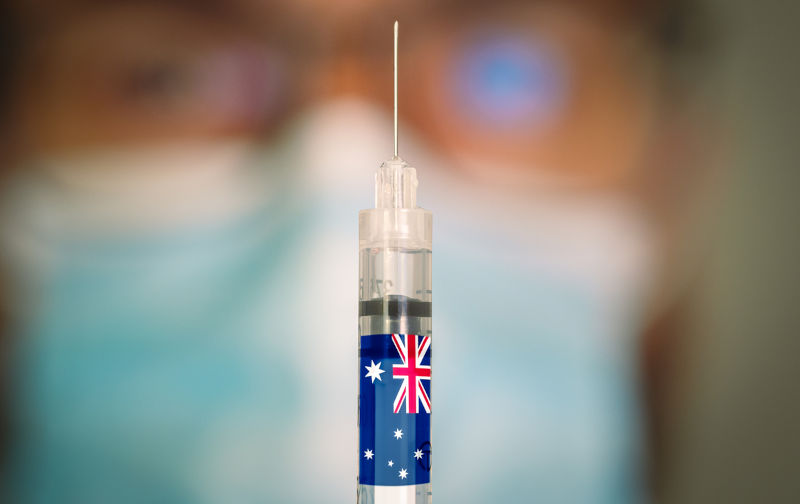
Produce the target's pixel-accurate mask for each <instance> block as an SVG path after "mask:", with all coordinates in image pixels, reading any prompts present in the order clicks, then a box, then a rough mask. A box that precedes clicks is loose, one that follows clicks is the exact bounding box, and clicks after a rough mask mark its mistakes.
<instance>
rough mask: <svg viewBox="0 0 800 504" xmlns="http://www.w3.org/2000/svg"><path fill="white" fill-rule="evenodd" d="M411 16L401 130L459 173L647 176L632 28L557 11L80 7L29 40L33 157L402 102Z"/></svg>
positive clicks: (646, 86) (646, 109) (245, 132)
mask: <svg viewBox="0 0 800 504" xmlns="http://www.w3.org/2000/svg"><path fill="white" fill-rule="evenodd" d="M338 7H341V8H338ZM312 13H316V14H315V15H311V14H312ZM398 13H399V17H400V18H401V51H400V56H401V61H400V68H401V72H400V78H401V82H400V111H401V116H402V117H401V119H403V120H404V121H406V123H407V124H411V125H413V126H414V127H415V128H416V129H417V130H418V131H419V132H421V133H422V135H423V137H424V138H425V140H426V141H428V142H429V143H430V144H431V145H433V146H434V147H435V148H436V149H437V150H439V151H441V152H444V153H446V154H448V155H449V156H450V157H451V158H454V159H456V160H457V161H458V160H474V161H477V162H473V163H460V164H459V163H458V162H457V163H456V165H457V166H459V165H462V168H465V167H468V166H477V168H474V167H473V168H470V174H471V176H475V177H478V178H479V179H480V178H486V177H492V178H493V179H495V180H498V179H499V180H506V179H508V180H509V181H513V183H515V184H516V183H519V182H524V181H525V180H527V179H536V178H539V177H542V176H546V177H548V178H552V179H558V180H562V181H564V182H565V183H566V184H567V185H569V186H579V187H586V186H588V187H620V186H624V185H625V183H626V181H628V180H629V179H630V178H631V177H632V176H633V175H634V172H635V171H636V169H638V168H639V167H640V166H641V165H642V164H644V160H643V159H642V158H643V156H644V150H645V147H646V146H647V144H648V139H649V136H650V135H651V134H652V120H653V114H652V102H653V100H652V96H651V94H652V88H653V84H652V82H650V80H649V79H648V72H647V71H646V70H647V67H648V65H647V63H648V61H649V60H648V59H647V57H646V54H644V51H642V50H641V46H642V44H638V45H637V44H636V43H632V42H636V40H635V35H636V33H635V30H634V29H632V27H630V26H627V25H625V24H624V23H621V22H615V21H614V20H613V19H612V18H611V17H609V18H600V17H599V16H598V15H597V14H596V12H595V11H594V10H589V9H587V8H585V7H576V6H570V5H565V4H562V3H554V2H537V3H533V4H531V5H528V4H524V3H519V2H510V3H503V2H501V3H499V4H497V5H496V6H493V7H492V8H491V9H488V8H486V7H481V8H480V9H479V10H478V9H476V7H475V4H472V3H469V4H466V5H464V6H463V7H459V5H458V4H453V3H442V2H437V3H433V4H428V3H422V2H410V3H407V4H404V5H403V6H402V7H399V8H397V9H388V8H386V7H377V6H375V5H373V4H370V3H366V2H359V1H351V2H347V3H346V4H343V5H341V6H339V5H338V4H337V9H333V10H331V9H329V8H327V7H325V4H324V3H323V4H320V3H319V2H316V1H312V0H305V1H304V2H299V3H297V4H276V3H260V2H235V3H232V4H230V5H229V6H226V4H221V7H220V8H218V9H217V10H208V11H203V10H198V9H192V8H187V7H178V6H168V5H166V4H161V3H156V4H149V3H145V4H140V3H130V4H128V3H122V4H101V5H98V6H95V7H93V8H91V9H82V10H73V11H72V12H70V11H69V10H68V11H67V14H65V15H63V16H57V17H56V19H51V20H49V21H48V20H45V21H44V22H41V23H40V25H39V27H38V30H37V35H36V36H35V37H32V38H33V40H35V41H36V42H35V43H34V44H30V49H29V58H27V60H28V61H29V62H31V63H30V64H28V65H27V71H26V72H24V73H23V77H22V79H21V81H22V82H21V85H20V86H19V88H20V89H22V90H23V91H22V93H21V97H20V99H19V100H18V103H19V104H20V110H21V117H20V131H22V133H23V138H24V139H26V140H27V145H28V147H29V149H30V151H32V152H33V153H41V152H48V153H51V152H56V153H57V152H62V151H70V150H87V149H93V148H104V147H108V146H118V145H133V146H136V145H142V144H153V143H164V142H170V141H176V140H198V139H199V140H205V141H208V140H211V139H217V138H221V137H231V136H234V137H248V138H256V137H259V138H262V139H266V140H269V138H270V137H272V136H274V135H276V134H277V133H278V132H279V131H280V130H281V126H282V125H284V124H286V121H287V119H289V118H291V117H292V116H293V114H292V112H297V111H299V109H300V108H302V107H313V106H314V105H315V104H320V103H323V102H325V101H327V100H330V99H333V98H336V97H338V96H342V95H357V96H359V97H362V98H365V99H367V100H370V101H373V102H378V103H382V104H384V106H386V107H387V108H388V107H389V106H390V105H391V104H390V99H391V74H390V71H391V66H390V57H391V20H392V19H393V17H394V15H396V14H398ZM253 20H257V21H256V22H252V21H253ZM379 27H380V29H379ZM636 47H638V48H639V49H637V50H633V49H632V48H636ZM387 111H388V110H387Z"/></svg>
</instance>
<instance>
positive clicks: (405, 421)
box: [359, 334, 431, 486]
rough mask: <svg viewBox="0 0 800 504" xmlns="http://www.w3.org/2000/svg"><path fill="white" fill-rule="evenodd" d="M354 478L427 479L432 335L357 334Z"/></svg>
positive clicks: (368, 481) (377, 481) (383, 481)
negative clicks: (356, 471)
mask: <svg viewBox="0 0 800 504" xmlns="http://www.w3.org/2000/svg"><path fill="white" fill-rule="evenodd" d="M360 353H361V356H360V359H359V361H360V362H359V376H360V389H359V390H360V395H359V483H361V484H363V485H385V486H402V485H420V484H424V483H430V481H431V337H430V336H421V335H417V334H372V335H369V336H362V337H361V352H360Z"/></svg>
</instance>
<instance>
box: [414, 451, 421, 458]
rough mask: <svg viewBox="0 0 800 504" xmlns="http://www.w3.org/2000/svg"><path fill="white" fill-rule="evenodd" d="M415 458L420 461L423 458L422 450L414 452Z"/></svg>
mask: <svg viewBox="0 0 800 504" xmlns="http://www.w3.org/2000/svg"><path fill="white" fill-rule="evenodd" d="M414 458H415V459H417V460H419V459H421V458H422V450H417V451H415V452H414Z"/></svg>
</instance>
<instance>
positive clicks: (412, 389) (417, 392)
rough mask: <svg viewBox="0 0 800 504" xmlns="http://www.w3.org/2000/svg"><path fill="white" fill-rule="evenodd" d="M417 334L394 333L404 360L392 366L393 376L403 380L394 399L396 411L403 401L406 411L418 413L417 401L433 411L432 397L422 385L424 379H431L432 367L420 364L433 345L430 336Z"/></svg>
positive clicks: (396, 344) (397, 346)
mask: <svg viewBox="0 0 800 504" xmlns="http://www.w3.org/2000/svg"><path fill="white" fill-rule="evenodd" d="M420 337H421V336H419V335H416V334H407V335H401V334H392V342H393V343H394V347H395V348H396V349H397V353H399V354H400V358H401V359H402V360H403V363H402V364H395V365H394V366H392V368H393V369H392V378H394V379H396V380H403V384H402V385H401V386H400V390H398V391H397V397H396V398H395V400H394V412H395V413H399V412H400V407H401V406H402V405H403V401H405V403H406V413H417V403H422V407H423V408H424V409H425V412H426V413H430V412H431V399H430V397H429V396H428V393H427V392H426V391H425V387H424V386H423V385H422V380H430V379H431V367H430V366H423V365H422V364H420V363H421V362H422V359H423V358H424V357H425V354H426V353H427V352H428V349H429V348H430V346H431V338H430V336H424V337H422V340H421V341H420V340H419V338H420Z"/></svg>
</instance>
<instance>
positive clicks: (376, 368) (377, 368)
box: [364, 359, 386, 383]
mask: <svg viewBox="0 0 800 504" xmlns="http://www.w3.org/2000/svg"><path fill="white" fill-rule="evenodd" d="M369 362H370V365H369V366H364V367H365V368H366V369H367V375H366V376H365V378H372V383H375V378H377V379H378V381H383V380H382V379H381V374H383V373H385V372H386V371H384V370H383V369H381V363H380V361H378V363H377V364H375V361H374V360H372V359H370V361H369Z"/></svg>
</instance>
